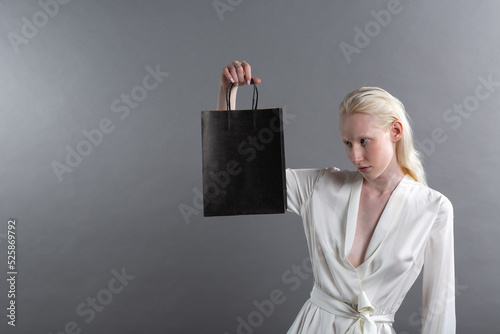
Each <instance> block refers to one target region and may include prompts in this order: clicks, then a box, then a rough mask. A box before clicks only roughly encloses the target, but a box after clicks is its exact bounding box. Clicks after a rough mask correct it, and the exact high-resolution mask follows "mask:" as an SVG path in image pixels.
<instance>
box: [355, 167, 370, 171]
mask: <svg viewBox="0 0 500 334" xmlns="http://www.w3.org/2000/svg"><path fill="white" fill-rule="evenodd" d="M369 168H370V166H367V167H358V170H359V171H360V172H361V173H364V172H366V171H367V170H368V169H369Z"/></svg>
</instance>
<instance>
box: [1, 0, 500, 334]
mask: <svg viewBox="0 0 500 334" xmlns="http://www.w3.org/2000/svg"><path fill="white" fill-rule="evenodd" d="M61 1H62V0H61ZM42 2H43V1H42ZM220 2H221V3H224V4H226V6H229V7H226V9H227V10H226V11H225V12H223V13H222V14H221V16H219V14H218V13H217V10H216V9H215V7H214V3H213V1H212V0H207V1H199V0H198V1H194V0H192V1H180V0H176V1H140V2H139V1H118V0H108V1H70V2H69V3H67V4H63V5H62V4H61V5H59V8H58V10H57V13H55V11H56V10H55V7H54V6H52V14H51V15H50V16H49V15H46V14H43V13H42V14H40V11H42V10H43V9H42V7H41V5H40V4H39V2H38V1H1V2H0V4H1V7H0V24H1V39H0V52H1V59H2V62H1V65H0V78H1V80H0V92H1V99H0V106H1V111H0V112H1V113H0V115H1V116H0V117H1V122H0V136H1V137H0V140H1V143H2V145H1V147H0V153H1V157H2V167H1V168H0V184H1V188H2V191H1V194H0V196H1V198H0V214H1V217H0V233H1V234H0V249H1V252H2V254H1V256H0V259H1V262H0V268H2V269H1V271H0V274H1V273H2V272H4V273H3V274H1V275H0V276H1V277H4V275H6V272H7V268H6V264H5V263H6V257H7V256H6V251H7V240H6V234H5V233H6V225H7V220H8V219H9V218H16V219H17V221H18V225H17V229H16V232H17V243H18V248H17V262H18V272H19V273H18V277H17V296H16V302H17V306H18V308H17V326H16V327H15V328H12V327H11V326H8V325H7V318H6V317H5V312H6V310H5V307H6V305H7V302H8V300H7V284H6V281H5V280H4V279H2V280H1V283H0V305H2V307H1V308H2V310H3V311H1V312H0V313H1V317H0V319H1V320H0V331H1V332H2V333H7V332H9V333H10V332H12V333H34V332H36V333H54V334H55V333H60V332H64V328H65V326H67V324H69V325H68V326H70V327H71V322H72V321H74V322H75V323H76V325H77V326H78V328H79V329H80V330H81V333H220V334H224V333H225V332H227V333H229V334H233V333H236V332H237V327H238V318H239V317H241V318H242V319H248V317H249V316H250V315H252V313H253V314H255V313H254V312H255V311H256V306H255V305H254V301H257V302H261V301H263V300H265V299H269V298H270V294H271V292H272V291H273V290H275V289H278V290H281V291H282V292H283V294H284V297H285V298H286V300H285V301H284V303H282V304H280V305H275V308H274V310H273V312H272V314H271V315H269V316H268V317H267V316H266V317H264V319H263V321H261V323H258V326H255V328H252V331H253V332H254V333H284V332H286V330H287V328H288V327H289V326H290V324H291V323H292V321H293V320H294V318H295V316H296V314H297V313H298V311H299V309H300V308H301V307H302V305H303V303H304V302H305V300H306V299H307V298H308V295H309V292H310V290H311V287H312V284H313V282H312V279H311V277H310V275H309V276H307V275H304V274H303V275H302V276H299V275H298V274H292V273H291V272H290V271H289V270H291V268H292V266H294V265H297V266H302V263H303V261H304V259H306V258H307V256H308V254H307V248H306V241H305V237H304V234H303V229H302V225H301V220H300V218H299V217H298V216H296V215H293V214H291V213H287V214H284V215H263V216H262V215H261V216H243V217H223V218H203V216H202V214H201V213H200V212H199V210H197V208H196V207H198V208H199V203H198V202H197V197H196V191H197V190H199V189H201V142H200V111H201V110H207V109H214V108H215V106H216V97H217V91H218V81H219V77H220V71H221V69H222V68H223V67H224V66H225V65H226V64H228V63H229V62H231V61H232V60H234V59H238V60H246V61H248V62H249V63H250V64H252V66H253V70H254V72H253V73H254V75H255V76H257V77H260V78H262V84H261V86H260V93H261V94H260V106H261V107H282V108H285V109H286V112H287V113H288V114H290V115H293V117H294V118H293V119H290V122H289V124H288V125H287V126H286V128H285V141H286V159H287V166H288V167H292V168H306V167H326V166H337V167H339V168H348V169H353V167H352V166H351V165H350V162H349V161H348V159H347V158H346V157H345V153H344V151H343V146H342V143H341V140H340V137H339V134H338V130H337V129H338V116H337V113H338V105H339V103H340V102H341V100H342V98H343V96H344V95H345V94H346V93H348V92H349V91H351V90H353V89H355V88H358V87H360V86H365V85H375V86H380V87H383V88H385V89H387V90H388V91H389V92H391V93H393V94H394V95H395V96H397V97H399V98H400V99H401V100H402V101H403V103H404V104H405V105H406V108H407V110H408V112H409V114H410V116H411V118H412V119H413V124H414V131H415V134H416V138H417V139H418V140H419V141H420V142H422V143H429V141H430V138H431V136H432V132H433V131H436V132H439V131H441V132H442V133H443V134H444V136H446V140H442V141H443V142H440V143H436V142H434V147H433V148H432V147H431V146H430V144H428V147H427V148H426V149H427V153H426V154H425V167H426V171H427V173H428V179H429V184H430V186H431V187H432V188H434V189H437V190H439V191H440V192H442V193H444V194H445V195H447V196H448V197H449V198H450V200H451V201H452V202H453V204H454V208H455V216H456V218H455V224H456V225H455V242H456V277H457V321H458V329H459V330H458V331H459V332H460V333H494V332H497V331H498V316H497V315H496V313H497V312H494V311H493V310H494V309H495V308H496V309H498V306H499V302H498V296H499V287H498V277H499V274H500V272H499V268H500V263H499V258H498V245H497V242H498V239H499V238H498V236H499V229H500V227H499V224H498V216H499V215H500V212H499V206H498V199H499V198H500V196H499V191H498V189H499V187H500V181H499V178H498V168H499V166H500V164H499V163H500V158H499V157H500V154H499V153H500V149H499V145H498V135H497V133H498V124H499V122H500V113H499V112H498V105H499V103H500V87H498V85H497V86H493V87H490V89H491V92H489V91H488V90H487V89H485V88H484V87H482V88H480V93H482V94H486V93H487V92H489V93H490V94H489V96H488V97H487V98H485V99H484V100H481V101H480V103H479V105H475V106H472V107H470V105H469V109H472V111H471V112H470V114H464V115H467V117H465V116H459V114H458V113H455V112H453V114H449V112H447V110H448V109H449V108H453V106H454V105H455V104H456V105H461V104H462V105H463V104H464V103H471V102H474V95H475V94H476V87H478V85H481V78H484V79H487V78H488V77H489V76H491V78H492V80H493V81H495V82H499V81H500V68H499V63H498V54H499V51H500V26H499V24H498V13H499V11H500V2H498V1H494V0H491V1H466V0H460V1H456V0H455V1H439V2H435V1H411V0H402V1H401V5H400V7H398V8H399V9H400V10H401V12H400V13H398V14H394V15H392V16H391V19H390V20H389V22H388V24H385V25H386V26H385V27H381V26H380V25H379V27H380V28H381V29H380V31H376V30H373V31H372V35H374V36H373V37H371V38H370V42H369V44H368V45H366V46H365V47H363V48H360V49H359V53H355V54H352V56H351V59H350V62H348V60H347V58H346V57H345V56H344V54H343V53H342V51H341V47H340V44H341V43H342V42H344V43H348V44H350V45H354V39H355V35H356V32H355V30H354V28H355V27H358V28H360V29H362V30H364V29H365V25H367V24H368V26H369V27H370V24H369V23H370V21H374V17H373V16H372V14H371V13H370V11H372V10H374V11H377V12H378V11H380V10H384V9H387V8H388V3H389V1H385V0H384V1H382V0H381V1H315V2H312V1H310V2H309V1H298V0H293V1H264V0H258V1H255V0H254V1H250V0H246V1H241V0H231V1H229V0H221V1H220ZM44 15H45V18H47V20H45V21H44ZM23 18H26V19H25V20H23ZM34 20H38V21H37V22H38V24H39V25H40V27H39V28H37V29H38V31H37V32H36V33H33V31H31V35H29V36H30V37H29V38H26V40H25V42H26V43H23V44H21V45H19V46H18V47H15V46H14V45H13V43H12V42H11V40H12V36H14V35H13V34H16V35H17V36H22V31H23V30H22V29H23V25H26V24H27V23H26V22H27V21H29V22H31V23H33V22H34ZM495 22H497V23H495ZM372 25H373V24H372ZM372 28H373V27H372ZM27 29H28V28H24V30H25V33H29V31H28V30H29V29H28V30H27ZM374 29H376V27H375V28H374ZM16 51H17V52H16ZM147 66H150V67H151V68H153V69H154V68H155V67H156V66H159V69H160V70H161V71H163V72H168V73H169V74H168V76H166V77H164V78H163V81H162V82H161V83H160V84H159V85H158V87H157V88H156V89H154V90H151V91H148V92H147V96H146V97H145V99H144V100H143V101H141V102H140V103H138V106H137V107H136V108H135V109H131V110H130V114H129V115H128V116H127V117H125V118H124V119H120V116H122V118H123V116H124V114H123V113H122V112H120V113H115V112H113V111H112V109H111V107H112V103H113V101H115V100H116V99H119V98H120V97H121V95H122V94H130V93H131V92H132V90H133V89H134V88H135V92H136V94H137V93H138V92H139V93H140V88H137V87H138V86H140V85H141V84H142V81H143V78H144V77H145V76H146V75H147V74H148V72H147V70H146V67H147ZM152 83H153V81H150V84H152ZM250 92H251V90H250V89H248V88H246V89H240V93H239V100H238V106H239V107H247V106H249V105H250ZM476 101H477V100H476ZM120 105H121V106H123V104H120ZM446 116H449V117H451V116H453V117H455V118H454V121H453V122H451V121H449V120H448V121H447V120H446V119H445V117H446ZM458 118H460V122H461V123H460V124H459V123H455V122H459V121H458V120H457V119H458ZM103 119H109V121H110V122H111V124H112V126H114V128H113V131H112V132H111V133H108V134H104V135H103V139H102V141H101V142H100V143H99V145H94V146H93V147H92V151H91V152H90V154H88V155H87V156H85V157H83V159H82V161H81V162H80V163H79V164H78V165H77V166H76V167H75V168H73V169H72V171H71V172H67V173H64V174H63V176H62V181H61V182H60V181H59V180H58V178H57V176H56V173H55V172H54V169H53V167H52V164H53V163H54V162H58V163H61V164H66V163H65V159H66V155H67V150H66V147H67V146H69V147H71V148H72V149H76V148H77V146H78V145H79V144H80V143H82V142H83V141H85V140H86V138H85V136H84V134H83V133H82V131H84V130H87V131H91V130H92V129H96V128H98V126H99V122H101V120H103ZM436 129H441V130H436ZM80 145H84V144H80ZM193 202H195V203H193ZM183 207H184V208H186V207H191V209H192V210H193V211H192V215H190V216H189V217H188V219H185V218H184V217H183V215H182V214H181V211H180V208H183ZM123 268H125V269H123ZM113 270H115V271H118V272H120V271H122V270H125V273H126V275H130V276H133V277H134V278H133V279H131V278H130V277H129V281H128V282H127V286H125V287H123V289H122V290H120V292H117V293H110V292H109V291H110V290H109V287H108V283H109V282H114V283H113V284H115V285H114V286H115V288H116V287H118V285H119V284H118V283H117V282H115V281H114V280H112V278H113V274H112V271H113ZM286 278H288V279H286ZM291 278H293V279H294V282H295V283H294V284H291V283H290V279H291ZM420 283H421V282H420V281H417V283H416V285H415V286H414V288H413V289H412V290H411V291H410V293H409V294H408V295H407V298H406V299H405V301H404V303H403V305H402V306H401V308H400V310H399V312H398V313H397V317H396V323H395V328H396V330H397V331H398V333H412V334H413V333H418V332H419V324H418V320H419V319H420V318H421V308H420V303H421V294H420V289H421V286H420ZM297 286H298V288H297V289H295V288H296V287H297ZM115 291H116V290H115ZM109 296H111V298H112V299H111V300H110V299H109ZM96 297H100V298H101V301H105V302H106V305H104V306H103V308H102V309H100V312H95V317H94V318H93V319H92V320H90V321H88V322H86V321H85V320H89V316H88V313H87V315H86V316H82V315H79V314H78V313H77V311H76V309H77V306H78V305H80V304H81V303H86V302H87V298H96ZM106 298H107V299H106ZM84 305H85V304H84ZM85 309H87V310H88V309H89V306H85ZM257 320H258V318H257ZM68 332H69V331H68ZM240 332H242V331H241V330H240Z"/></svg>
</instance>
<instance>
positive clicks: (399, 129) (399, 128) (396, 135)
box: [391, 120, 403, 142]
mask: <svg viewBox="0 0 500 334" xmlns="http://www.w3.org/2000/svg"><path fill="white" fill-rule="evenodd" d="M401 138H403V124H402V123H401V122H400V121H398V120H395V121H394V122H392V126H391V140H392V141H393V142H397V141H399V140H400V139H401Z"/></svg>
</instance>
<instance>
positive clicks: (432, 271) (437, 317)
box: [422, 196, 456, 334]
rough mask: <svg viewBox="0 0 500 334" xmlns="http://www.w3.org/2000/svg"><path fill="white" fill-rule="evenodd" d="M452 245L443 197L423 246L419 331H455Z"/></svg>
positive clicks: (450, 213)
mask: <svg viewBox="0 0 500 334" xmlns="http://www.w3.org/2000/svg"><path fill="white" fill-rule="evenodd" d="M453 244H454V242H453V206H452V204H451V202H450V201H449V200H448V199H447V198H446V197H444V196H443V197H442V201H441V204H440V209H439V212H438V215H437V217H436V220H435V221H434V224H433V226H432V230H431V234H430V236H429V239H428V241H427V245H426V248H425V257H424V268H423V286H422V288H423V292H422V296H423V327H422V334H437V333H439V334H455V332H456V319H455V263H454V260H455V259H454V258H455V257H454V246H453Z"/></svg>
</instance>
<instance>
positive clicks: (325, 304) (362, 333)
mask: <svg viewBox="0 0 500 334" xmlns="http://www.w3.org/2000/svg"><path fill="white" fill-rule="evenodd" d="M311 302H313V303H314V304H316V305H317V306H318V307H320V308H322V309H324V310H325V311H328V312H330V313H332V314H334V315H337V316H339V317H344V318H350V319H355V320H356V322H354V323H353V324H352V325H351V326H350V327H349V328H348V329H347V331H346V332H345V334H377V325H376V324H377V323H393V322H394V313H392V314H381V315H372V314H373V313H374V312H375V309H374V308H373V306H372V305H371V303H370V301H369V300H368V297H367V296H366V294H365V293H364V292H363V291H362V292H361V293H360V294H359V296H358V309H357V310H356V309H354V308H353V307H352V306H350V305H349V304H347V303H344V302H341V301H339V300H336V299H335V298H333V297H331V296H329V295H327V294H326V293H324V292H323V291H321V290H320V289H319V288H318V287H317V286H314V288H313V290H312V292H311Z"/></svg>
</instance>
